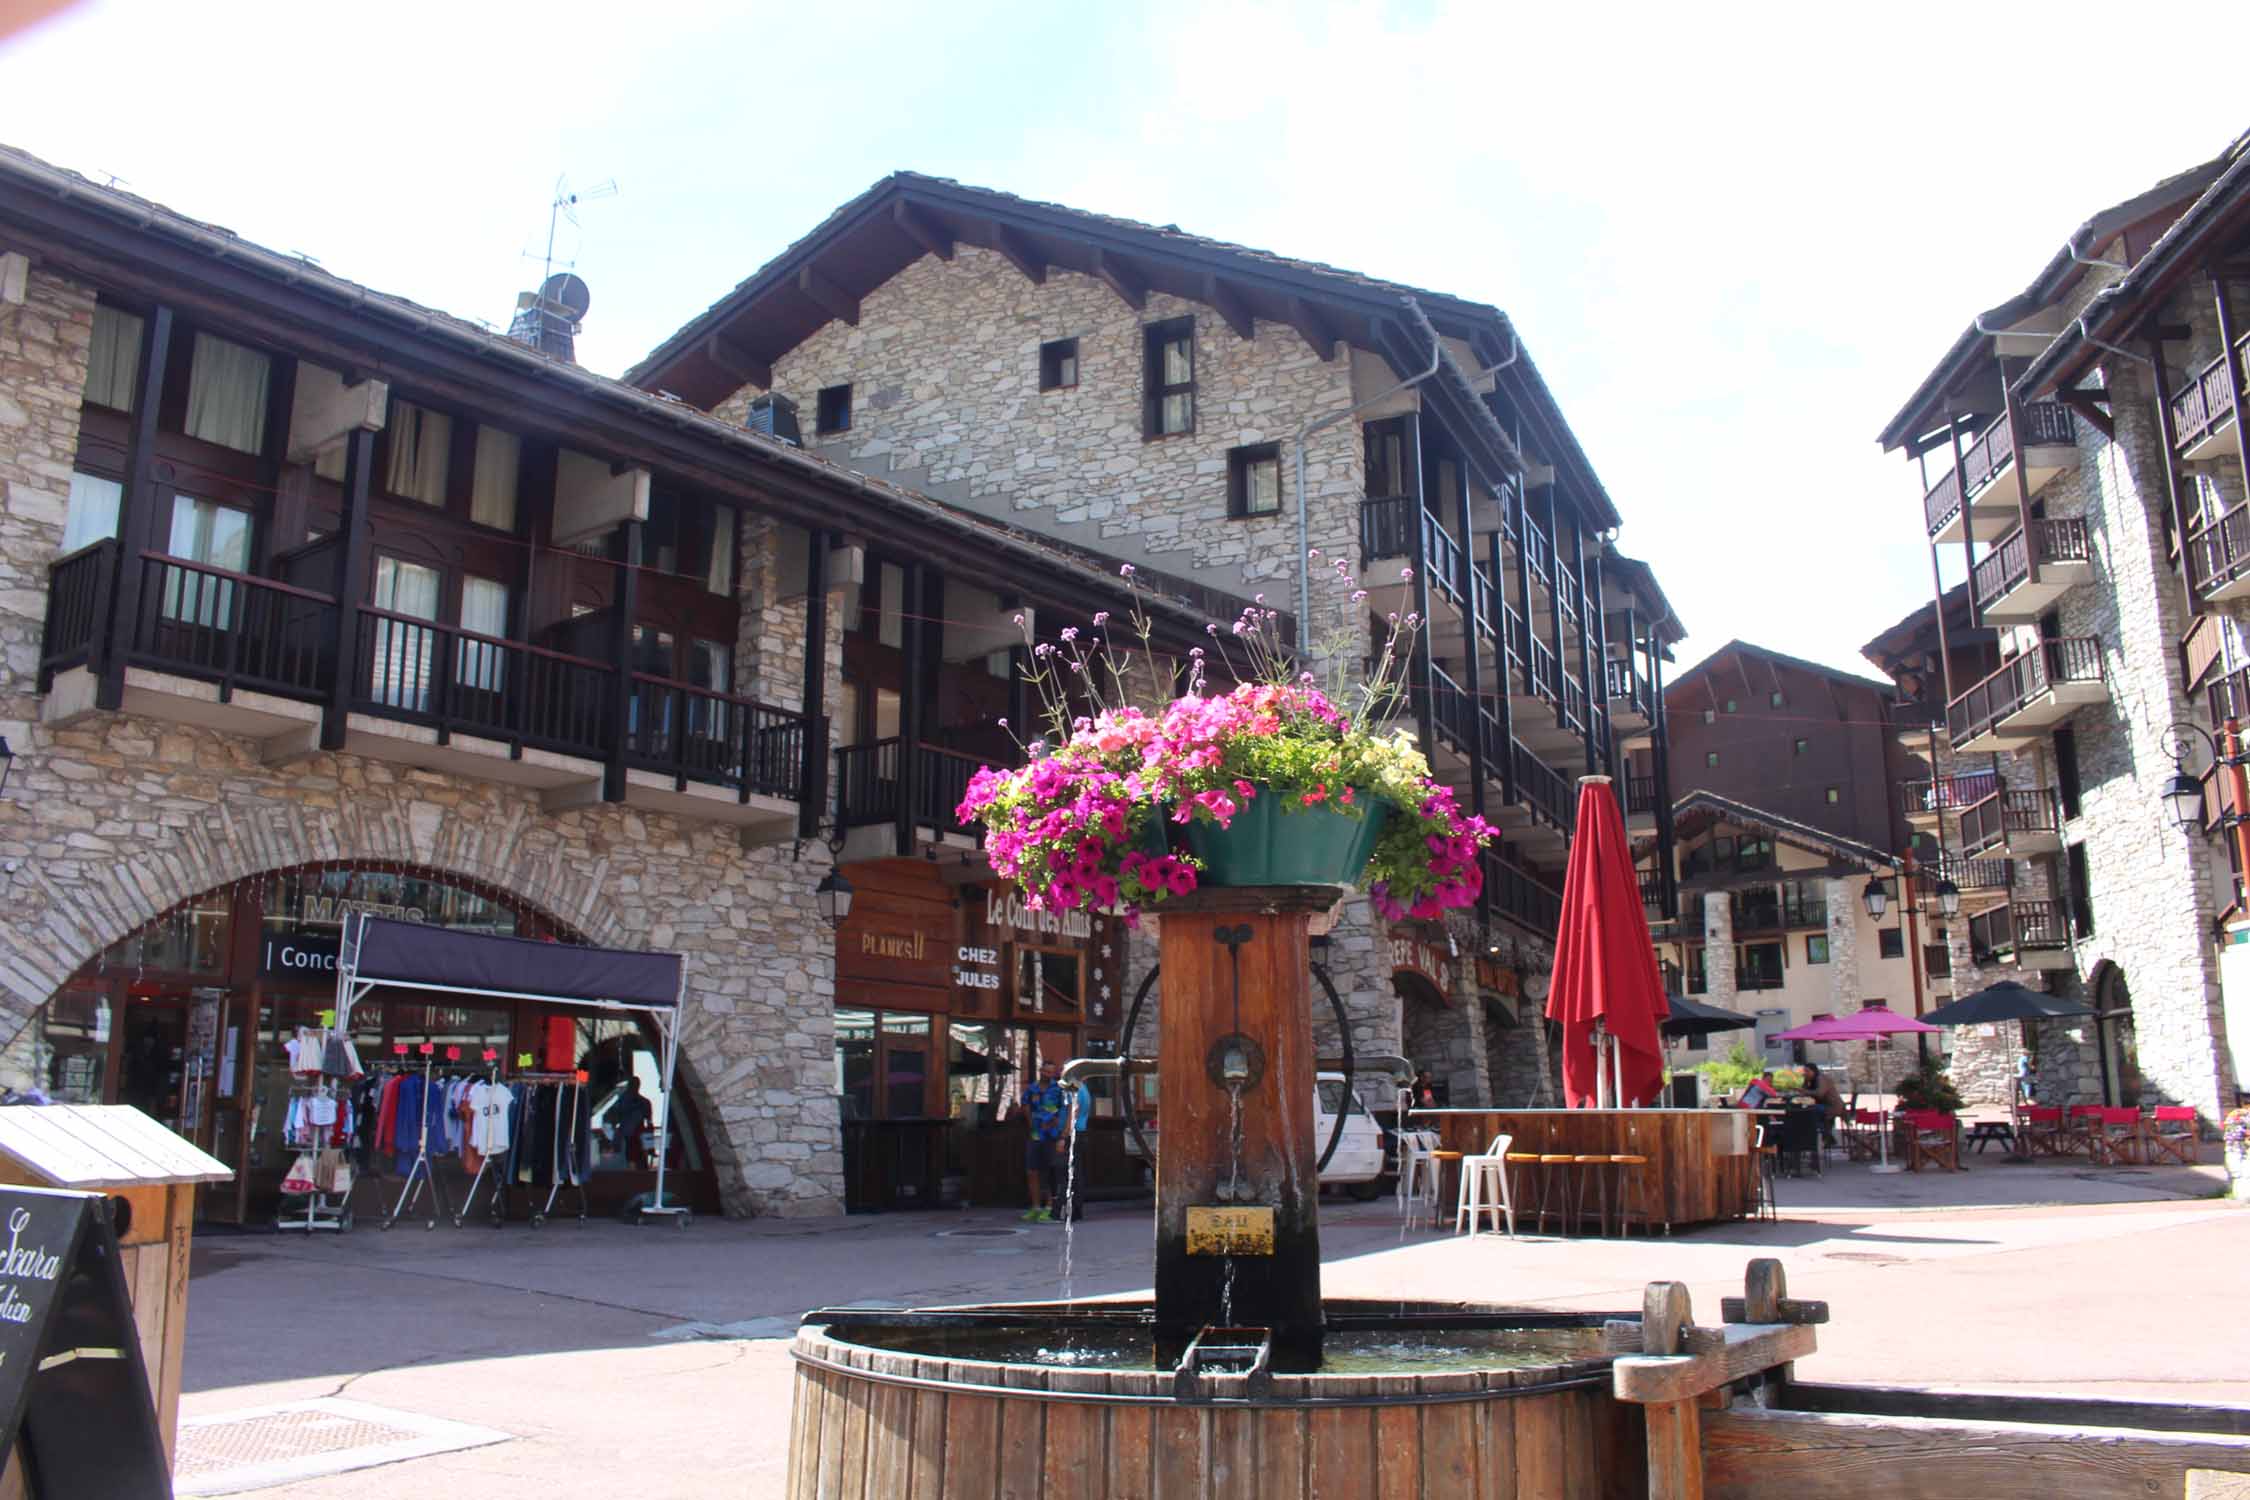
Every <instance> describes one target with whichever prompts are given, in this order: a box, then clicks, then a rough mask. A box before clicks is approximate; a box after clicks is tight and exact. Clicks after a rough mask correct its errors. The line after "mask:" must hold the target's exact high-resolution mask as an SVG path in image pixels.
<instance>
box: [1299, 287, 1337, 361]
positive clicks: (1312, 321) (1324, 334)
mask: <svg viewBox="0 0 2250 1500" xmlns="http://www.w3.org/2000/svg"><path fill="white" fill-rule="evenodd" d="M1289 326H1290V327H1291V328H1294V329H1296V330H1297V334H1298V336H1299V337H1300V338H1302V339H1303V340H1304V341H1305V342H1306V343H1308V344H1310V345H1312V352H1313V353H1315V354H1317V355H1319V356H1320V357H1321V358H1322V359H1324V360H1330V359H1334V358H1335V357H1336V346H1337V344H1339V343H1341V342H1342V340H1340V339H1338V338H1337V337H1336V333H1335V330H1333V329H1331V328H1330V327H1329V326H1328V323H1327V320H1325V319H1324V318H1322V317H1321V315H1320V310H1319V309H1318V308H1316V307H1314V306H1313V305H1312V304H1311V303H1310V302H1307V301H1306V300H1305V299H1304V298H1302V297H1291V298H1290V299H1289Z"/></svg>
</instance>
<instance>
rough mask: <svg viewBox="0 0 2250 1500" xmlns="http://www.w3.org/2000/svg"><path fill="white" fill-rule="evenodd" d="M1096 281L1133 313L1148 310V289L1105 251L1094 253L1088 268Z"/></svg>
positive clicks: (1128, 269) (1130, 270) (1127, 268)
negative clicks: (1113, 293)
mask: <svg viewBox="0 0 2250 1500" xmlns="http://www.w3.org/2000/svg"><path fill="white" fill-rule="evenodd" d="M1088 270H1089V272H1090V274H1091V275H1092V276H1093V278H1094V279H1095V280H1096V281H1099V282H1100V283H1101V284H1102V285H1103V286H1106V287H1108V288H1109V289H1110V290H1111V291H1113V292H1115V293H1117V298H1118V300H1119V301H1120V302H1123V303H1124V304H1125V305H1126V306H1127V307H1129V308H1131V309H1132V310H1133V311H1135V312H1144V311H1146V310H1147V308H1148V287H1147V286H1146V285H1145V284H1144V283H1143V282H1142V280H1141V278H1140V277H1138V276H1136V275H1134V274H1133V271H1132V269H1131V268H1130V267H1128V266H1127V265H1126V264H1125V262H1123V261H1122V260H1119V259H1118V258H1117V257H1116V256H1114V255H1111V254H1110V253H1109V252H1108V251H1106V250H1096V251H1095V252H1094V263H1093V265H1092V266H1090V267H1089V268H1088Z"/></svg>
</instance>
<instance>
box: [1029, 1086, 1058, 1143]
mask: <svg viewBox="0 0 2250 1500" xmlns="http://www.w3.org/2000/svg"><path fill="white" fill-rule="evenodd" d="M1023 1107H1024V1112H1025V1113H1026V1114H1028V1115H1029V1116H1030V1117H1031V1134H1032V1137H1033V1138H1034V1139H1036V1140H1042V1141H1059V1140H1061V1139H1062V1133H1063V1089H1062V1085H1061V1084H1059V1083H1048V1082H1046V1081H1044V1080H1042V1081H1040V1082H1038V1083H1035V1084H1033V1085H1032V1086H1031V1087H1030V1088H1027V1089H1025V1090H1024V1091H1023Z"/></svg>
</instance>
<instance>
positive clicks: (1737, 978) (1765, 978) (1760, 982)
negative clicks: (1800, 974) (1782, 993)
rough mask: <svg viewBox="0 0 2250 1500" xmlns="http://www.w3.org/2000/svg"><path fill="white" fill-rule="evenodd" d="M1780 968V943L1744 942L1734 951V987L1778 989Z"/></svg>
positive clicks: (1743, 988) (1779, 986)
mask: <svg viewBox="0 0 2250 1500" xmlns="http://www.w3.org/2000/svg"><path fill="white" fill-rule="evenodd" d="M1781 968H1782V962H1781V944H1779V943H1744V944H1743V945H1742V946H1741V947H1740V948H1739V949H1737V950H1736V952H1735V972H1734V983H1735V988H1736V989H1742V990H1778V989H1780V988H1781Z"/></svg>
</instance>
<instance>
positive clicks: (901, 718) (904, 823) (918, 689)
mask: <svg viewBox="0 0 2250 1500" xmlns="http://www.w3.org/2000/svg"><path fill="white" fill-rule="evenodd" d="M900 587H901V589H902V590H903V595H902V597H901V599H900V603H899V644H900V646H901V647H902V649H901V650H900V652H899V656H900V659H901V662H902V664H903V667H902V672H901V675H900V677H899V694H898V814H897V819H896V821H895V822H894V824H893V825H892V833H893V836H894V838H895V840H896V843H895V845H894V849H895V852H897V853H899V854H902V855H905V854H912V853H913V852H914V825H915V819H916V818H917V817H918V816H919V815H920V814H919V812H918V810H917V808H916V804H917V803H918V802H919V801H920V800H921V797H920V795H919V786H920V780H921V750H922V719H923V716H924V714H925V712H926V703H927V699H926V696H925V694H924V693H923V691H922V688H923V681H924V678H923V664H924V662H925V660H926V655H925V646H924V642H925V641H926V639H927V636H928V632H926V631H925V630H924V629H923V622H922V617H923V616H924V615H925V614H928V613H929V611H928V610H927V609H926V608H925V607H924V603H923V600H924V595H925V592H926V589H927V583H926V575H925V574H924V572H923V570H922V565H921V564H920V563H912V562H910V563H908V564H907V565H906V566H905V568H903V569H902V570H901V584H900Z"/></svg>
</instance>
